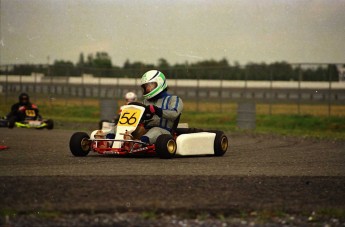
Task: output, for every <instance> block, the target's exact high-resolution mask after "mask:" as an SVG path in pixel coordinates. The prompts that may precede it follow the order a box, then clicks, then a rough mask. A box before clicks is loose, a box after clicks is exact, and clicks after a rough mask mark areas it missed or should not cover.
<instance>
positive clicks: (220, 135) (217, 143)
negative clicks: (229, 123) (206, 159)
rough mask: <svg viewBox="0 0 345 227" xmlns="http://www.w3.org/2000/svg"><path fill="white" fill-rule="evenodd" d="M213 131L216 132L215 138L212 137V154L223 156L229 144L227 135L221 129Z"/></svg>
mask: <svg viewBox="0 0 345 227" xmlns="http://www.w3.org/2000/svg"><path fill="white" fill-rule="evenodd" d="M213 132H214V133H216V138H215V139H214V155H215V156H223V155H224V154H225V152H226V150H227V149H228V146H229V141H228V137H226V135H225V134H224V132H222V131H213Z"/></svg>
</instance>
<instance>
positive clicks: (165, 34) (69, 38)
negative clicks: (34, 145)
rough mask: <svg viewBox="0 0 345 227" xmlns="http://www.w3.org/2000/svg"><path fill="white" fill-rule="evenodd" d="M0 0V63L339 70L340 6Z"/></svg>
mask: <svg viewBox="0 0 345 227" xmlns="http://www.w3.org/2000/svg"><path fill="white" fill-rule="evenodd" d="M0 1H1V14H0V15H1V37H0V54H1V55H0V64H17V63H44V64H46V63H47V62H48V58H49V61H50V63H53V62H54V61H55V60H69V61H72V62H74V63H76V62H77V61H78V59H79V54H80V53H81V52H83V53H84V55H85V56H86V55H88V54H90V53H93V54H95V53H96V52H99V51H105V52H107V53H108V54H109V55H110V56H111V59H112V63H113V65H117V66H122V65H123V63H124V62H125V61H126V59H129V60H130V61H131V62H134V61H141V62H144V63H151V64H156V63H157V60H158V59H159V58H165V59H166V60H167V61H168V62H169V63H170V64H175V63H184V62H189V63H191V62H197V61H201V60H210V59H214V60H217V61H218V60H221V59H222V58H226V59H227V60H228V61H229V63H234V62H235V61H238V62H239V63H240V64H246V63H248V62H254V63H261V62H266V63H271V62H276V61H287V62H290V63H298V62H311V63H315V62H317V63H333V62H334V63H345V0H160V1H159V0H134V1H132V0H73V1H70V0H0ZM48 56H49V57H48Z"/></svg>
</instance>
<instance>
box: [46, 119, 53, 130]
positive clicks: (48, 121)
mask: <svg viewBox="0 0 345 227" xmlns="http://www.w3.org/2000/svg"><path fill="white" fill-rule="evenodd" d="M46 124H47V129H49V130H51V129H53V128H54V121H53V120H51V119H48V120H47V121H46Z"/></svg>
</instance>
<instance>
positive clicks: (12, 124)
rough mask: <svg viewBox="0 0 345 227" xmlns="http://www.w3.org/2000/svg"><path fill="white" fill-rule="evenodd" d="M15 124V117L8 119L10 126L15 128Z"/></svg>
mask: <svg viewBox="0 0 345 227" xmlns="http://www.w3.org/2000/svg"><path fill="white" fill-rule="evenodd" d="M15 124H16V121H15V119H13V118H10V119H8V123H7V126H8V128H14V125H15Z"/></svg>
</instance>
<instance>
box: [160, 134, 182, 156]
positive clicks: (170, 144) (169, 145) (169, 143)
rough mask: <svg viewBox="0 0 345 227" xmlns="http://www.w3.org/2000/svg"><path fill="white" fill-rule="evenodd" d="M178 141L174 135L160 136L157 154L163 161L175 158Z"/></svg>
mask: <svg viewBox="0 0 345 227" xmlns="http://www.w3.org/2000/svg"><path fill="white" fill-rule="evenodd" d="M176 148H177V145H176V141H175V140H174V138H173V137H172V135H168V134H163V135H160V136H158V138H157V141H156V153H157V154H158V156H159V157H160V158H162V159H169V158H172V157H174V156H175V153H176Z"/></svg>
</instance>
